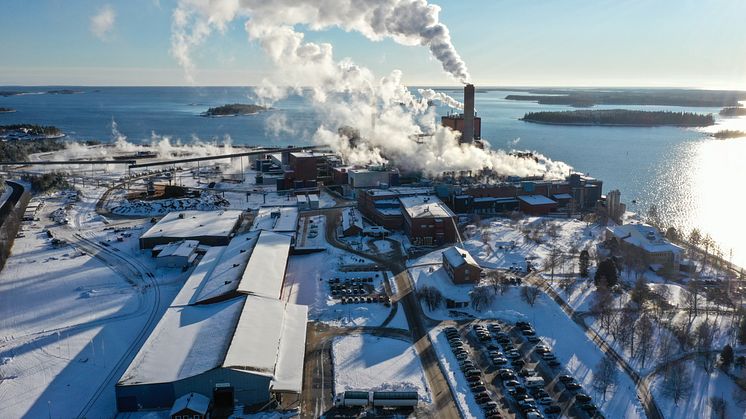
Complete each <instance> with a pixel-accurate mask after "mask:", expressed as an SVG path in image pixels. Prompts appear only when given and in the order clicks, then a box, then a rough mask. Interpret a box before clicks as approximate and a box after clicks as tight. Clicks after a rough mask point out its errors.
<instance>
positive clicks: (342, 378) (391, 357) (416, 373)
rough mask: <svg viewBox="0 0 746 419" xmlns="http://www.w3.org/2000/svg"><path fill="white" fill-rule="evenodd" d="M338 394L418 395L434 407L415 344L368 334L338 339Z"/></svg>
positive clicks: (335, 357)
mask: <svg viewBox="0 0 746 419" xmlns="http://www.w3.org/2000/svg"><path fill="white" fill-rule="evenodd" d="M332 358H333V361H334V391H335V393H337V394H338V393H340V392H343V391H346V390H364V391H375V390H391V391H417V392H418V393H419V396H420V400H421V401H422V402H424V403H430V402H431V401H432V396H431V394H430V390H429V388H428V387H427V381H426V380H425V372H424V371H423V369H422V364H421V363H420V359H419V357H418V356H417V353H416V352H415V349H414V346H412V344H411V343H409V342H407V341H403V340H398V339H391V338H384V337H378V336H371V335H365V334H356V335H350V336H341V337H336V338H334V342H333V344H332Z"/></svg>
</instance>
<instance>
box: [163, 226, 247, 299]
mask: <svg viewBox="0 0 746 419" xmlns="http://www.w3.org/2000/svg"><path fill="white" fill-rule="evenodd" d="M258 237H259V235H258V234H257V233H255V232H251V233H244V234H239V235H238V236H236V237H234V238H233V239H232V240H231V241H230V243H228V245H227V246H214V247H210V248H209V249H208V250H207V252H206V253H205V255H204V256H203V257H202V260H201V261H200V262H199V264H198V265H197V267H196V268H194V270H193V271H192V274H191V275H189V278H188V279H187V281H186V283H185V284H184V286H183V287H182V288H181V291H180V292H179V294H177V295H176V298H174V302H173V303H172V305H187V304H196V303H201V302H204V301H208V300H211V299H213V298H217V297H220V296H222V295H226V294H229V293H231V292H233V291H235V290H236V288H238V284H239V282H240V281H241V277H242V276H243V272H244V270H245V269H246V265H247V264H248V262H249V258H250V257H251V255H252V252H253V250H254V245H256V241H257V238H258Z"/></svg>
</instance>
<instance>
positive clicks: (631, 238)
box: [607, 223, 684, 254]
mask: <svg viewBox="0 0 746 419" xmlns="http://www.w3.org/2000/svg"><path fill="white" fill-rule="evenodd" d="M607 230H608V231H610V232H611V234H613V235H614V236H615V237H616V238H617V239H619V240H623V241H625V242H627V243H629V244H631V245H633V246H637V247H640V248H642V249H644V250H645V251H647V252H649V253H664V252H671V253H674V254H680V253H682V252H683V251H684V249H682V248H681V247H680V246H677V245H675V244H673V243H671V242H670V241H668V240H666V238H665V237H664V236H663V235H662V234H661V232H660V231H659V230H658V229H657V228H655V227H653V226H649V225H646V224H641V223H633V224H625V225H621V226H612V227H607Z"/></svg>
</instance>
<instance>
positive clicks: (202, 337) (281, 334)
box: [119, 295, 308, 393]
mask: <svg viewBox="0 0 746 419" xmlns="http://www.w3.org/2000/svg"><path fill="white" fill-rule="evenodd" d="M307 322H308V307H306V306H301V305H296V304H290V303H286V302H285V301H280V300H277V299H274V298H265V297H260V296H256V295H248V296H239V297H236V298H233V299H231V300H227V301H222V302H219V303H210V304H199V305H189V306H180V307H179V306H171V307H169V308H168V309H167V310H166V312H165V314H164V315H163V317H162V318H161V321H160V322H158V324H157V325H156V327H155V329H154V330H153V332H152V333H151V334H150V336H149V337H148V340H146V341H145V344H144V345H143V346H142V348H140V351H139V352H138V354H137V355H136V356H135V359H134V360H133V361H132V363H131V364H130V366H129V367H128V368H127V371H126V372H125V373H124V375H123V376H122V378H121V380H120V381H119V385H136V384H154V383H166V382H174V381H178V380H182V379H185V378H189V377H194V376H196V375H199V374H202V373H204V372H207V371H209V370H212V369H215V368H221V367H222V368H230V369H235V370H240V371H246V372H250V373H252V374H258V375H263V376H266V377H271V378H272V383H273V384H272V387H273V389H274V390H275V391H289V392H297V393H299V392H300V391H301V384H302V381H303V358H304V355H305V341H306V323H307Z"/></svg>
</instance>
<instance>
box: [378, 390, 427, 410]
mask: <svg viewBox="0 0 746 419" xmlns="http://www.w3.org/2000/svg"><path fill="white" fill-rule="evenodd" d="M372 399H373V406H374V407H416V406H417V403H418V402H419V400H420V398H419V395H418V394H417V392H416V391H374V392H373V397H372Z"/></svg>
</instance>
